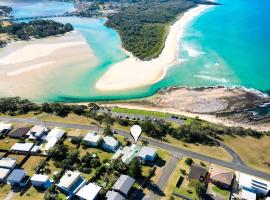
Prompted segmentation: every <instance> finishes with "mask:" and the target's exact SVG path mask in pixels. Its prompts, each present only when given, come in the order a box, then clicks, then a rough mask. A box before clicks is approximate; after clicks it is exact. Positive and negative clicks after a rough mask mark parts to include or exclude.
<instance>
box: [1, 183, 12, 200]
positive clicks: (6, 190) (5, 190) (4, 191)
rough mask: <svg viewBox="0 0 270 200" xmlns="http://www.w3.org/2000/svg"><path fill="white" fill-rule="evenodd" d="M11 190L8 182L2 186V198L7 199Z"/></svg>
mask: <svg viewBox="0 0 270 200" xmlns="http://www.w3.org/2000/svg"><path fill="white" fill-rule="evenodd" d="M9 191H10V187H9V185H7V184H5V185H3V186H2V187H0V199H5V198H6V196H7V195H8V193H9Z"/></svg>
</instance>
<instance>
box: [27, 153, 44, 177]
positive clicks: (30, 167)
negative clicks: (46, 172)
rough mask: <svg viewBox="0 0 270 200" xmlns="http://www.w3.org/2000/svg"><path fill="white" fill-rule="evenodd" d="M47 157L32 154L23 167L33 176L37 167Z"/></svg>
mask: <svg viewBox="0 0 270 200" xmlns="http://www.w3.org/2000/svg"><path fill="white" fill-rule="evenodd" d="M45 159H46V158H45V157H40V156H31V157H30V158H28V160H27V161H26V162H25V163H24V164H23V166H22V168H23V169H24V170H25V171H26V174H27V175H28V176H32V175H33V174H35V168H36V167H37V166H38V165H39V164H40V163H41V162H42V161H44V160H45Z"/></svg>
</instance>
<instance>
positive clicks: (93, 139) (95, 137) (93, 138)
mask: <svg viewBox="0 0 270 200" xmlns="http://www.w3.org/2000/svg"><path fill="white" fill-rule="evenodd" d="M100 138H101V135H98V134H97V133H96V132H93V133H88V134H87V135H86V136H85V137H84V139H83V140H85V141H89V142H95V143H96V142H98V141H99V140H100Z"/></svg>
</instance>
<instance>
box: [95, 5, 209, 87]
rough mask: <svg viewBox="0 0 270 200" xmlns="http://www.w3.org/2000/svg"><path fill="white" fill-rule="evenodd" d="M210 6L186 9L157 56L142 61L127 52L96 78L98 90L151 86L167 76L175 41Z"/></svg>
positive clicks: (173, 55) (174, 57) (175, 52)
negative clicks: (126, 55)
mask: <svg viewBox="0 0 270 200" xmlns="http://www.w3.org/2000/svg"><path fill="white" fill-rule="evenodd" d="M210 7H211V6H209V5H200V6H197V7H195V8H192V9H190V10H189V11H187V12H185V13H184V14H183V16H182V17H181V18H180V19H179V20H177V21H176V22H175V23H174V24H173V25H172V26H171V27H170V31H169V34H168V36H167V38H166V41H165V46H164V48H163V50H162V52H161V54H160V56H159V57H158V58H156V59H153V60H150V61H141V60H139V59H137V58H135V57H134V56H132V55H131V54H130V53H128V55H129V58H127V59H125V60H123V61H122V62H120V63H117V64H115V65H113V66H111V67H110V69H109V70H108V71H107V72H106V73H105V74H104V75H103V76H102V77H101V78H100V79H99V80H98V82H97V83H96V88H97V89H99V90H125V89H131V88H137V87H141V86H145V85H151V84H153V83H156V82H158V81H159V80H161V79H162V78H164V76H165V75H166V71H167V69H168V68H169V67H170V66H171V65H173V64H174V63H175V62H176V58H177V51H178V50H177V45H178V40H179V38H181V35H182V34H183V33H184V30H185V27H186V25H187V24H188V23H189V22H190V21H192V20H193V19H194V18H195V17H196V16H198V15H200V14H201V13H202V12H203V11H205V10H206V9H207V8H210Z"/></svg>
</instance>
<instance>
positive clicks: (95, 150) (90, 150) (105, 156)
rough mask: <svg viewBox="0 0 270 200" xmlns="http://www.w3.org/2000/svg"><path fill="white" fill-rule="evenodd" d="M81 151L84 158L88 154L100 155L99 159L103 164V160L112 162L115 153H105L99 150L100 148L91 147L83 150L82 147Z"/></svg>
mask: <svg viewBox="0 0 270 200" xmlns="http://www.w3.org/2000/svg"><path fill="white" fill-rule="evenodd" d="M79 150H80V155H81V157H82V156H84V155H85V154H86V152H88V153H95V154H97V155H98V157H99V158H100V161H101V162H102V161H103V160H105V159H108V160H110V159H111V157H112V156H113V153H110V152H106V151H103V150H101V149H98V148H92V147H89V148H86V149H83V148H82V147H80V149H79Z"/></svg>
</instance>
